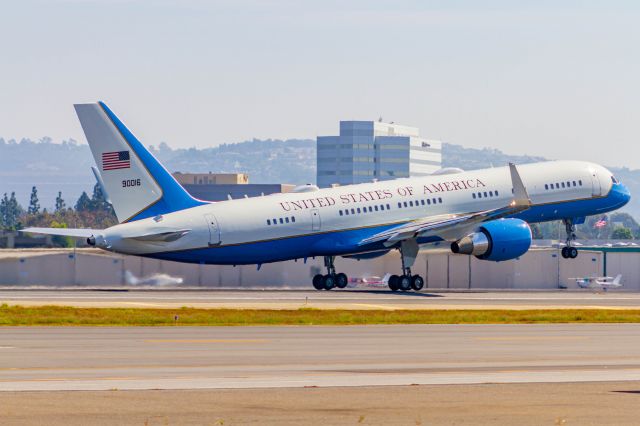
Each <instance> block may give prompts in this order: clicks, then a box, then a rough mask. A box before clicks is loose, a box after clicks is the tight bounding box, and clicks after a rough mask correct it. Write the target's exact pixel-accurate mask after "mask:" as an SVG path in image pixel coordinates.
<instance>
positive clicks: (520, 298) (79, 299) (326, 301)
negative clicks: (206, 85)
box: [0, 289, 640, 310]
mask: <svg viewBox="0 0 640 426" xmlns="http://www.w3.org/2000/svg"><path fill="white" fill-rule="evenodd" d="M0 303H7V304H12V305H24V306H40V305H68V306H76V307H129V308H130V307H139V308H179V307H182V306H189V307H196V308H243V309H249V308H251V309H298V308H300V307H313V308H319V309H390V310H391V309H492V308H495V309H552V308H595V309H605V308H606V309H640V293H628V292H615V291H610V292H606V293H594V292H592V291H588V290H585V291H570V292H568V291H553V292H516V291H514V292H478V293H471V292H460V293H454V292H441V293H433V292H420V293H414V292H408V293H393V292H391V291H388V290H340V291H304V290H233V291H225V290H217V291H216V290H200V291H180V290H147V291H145V290H129V291H96V290H93V291H91V290H71V291H70V290H14V289H5V290H0Z"/></svg>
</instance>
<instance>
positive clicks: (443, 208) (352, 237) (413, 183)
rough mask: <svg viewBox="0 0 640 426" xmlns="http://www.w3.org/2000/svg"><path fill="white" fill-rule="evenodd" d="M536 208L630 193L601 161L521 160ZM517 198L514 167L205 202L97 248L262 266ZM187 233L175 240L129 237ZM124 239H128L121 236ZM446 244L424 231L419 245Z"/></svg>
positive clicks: (564, 211)
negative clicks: (512, 177)
mask: <svg viewBox="0 0 640 426" xmlns="http://www.w3.org/2000/svg"><path fill="white" fill-rule="evenodd" d="M518 170H519V172H520V175H521V177H522V180H523V183H524V185H525V187H526V189H527V191H528V193H529V197H530V199H531V203H532V206H531V208H529V209H528V210H525V211H523V212H520V213H518V214H517V215H515V216H514V217H517V218H520V219H522V220H525V221H527V222H529V223H535V222H544V221H549V220H557V219H563V218H580V217H584V216H588V215H595V214H600V213H605V212H608V211H612V210H615V209H617V208H619V207H621V206H622V205H624V204H626V202H627V201H628V199H629V193H628V190H627V189H626V188H625V187H624V186H623V185H622V184H620V183H618V182H617V181H616V180H615V178H614V177H613V175H612V174H611V172H609V171H608V170H607V169H605V168H604V167H602V166H599V165H596V164H593V163H587V162H580V161H553V162H543V163H534V164H526V165H521V166H518ZM512 199H513V194H512V186H511V180H510V177H509V169H508V168H507V167H500V168H491V169H483V170H475V171H469V172H460V173H453V174H443V175H432V176H427V177H420V178H403V179H396V180H391V181H381V182H373V183H366V184H357V185H347V186H341V187H336V188H327V189H319V190H312V191H309V192H293V193H284V194H274V195H268V196H264V197H254V198H243V199H237V200H229V201H223V202H217V203H210V204H205V205H202V206H198V207H193V208H190V209H186V210H181V211H177V212H173V213H168V214H164V215H159V216H156V217H154V218H147V219H143V220H138V221H134V222H128V223H123V224H120V225H116V226H114V227H112V228H109V229H107V230H106V231H105V234H104V240H103V241H101V242H100V243H101V244H98V245H99V246H102V247H103V248H107V249H109V250H113V251H117V252H120V253H126V254H135V255H142V256H148V257H154V258H159V259H167V260H176V261H181V262H193V263H206V264H260V263H268V262H276V261H283V260H289V259H300V258H306V257H312V256H335V255H351V254H358V253H367V252H375V251H380V250H385V249H388V247H386V246H384V245H382V244H381V243H372V244H369V245H364V246H363V245H361V241H362V240H364V239H366V238H367V237H369V236H371V235H372V234H374V233H376V232H381V231H384V230H387V229H389V228H392V227H395V226H398V225H401V224H405V223H408V222H411V221H413V220H417V219H420V218H424V217H426V216H437V215H445V214H451V213H459V214H464V213H469V212H478V211H484V210H490V209H494V208H499V207H501V206H504V205H507V204H508V203H509V202H510V201H511V200H512ZM165 229H171V230H176V229H180V230H185V234H184V236H182V237H181V238H179V239H177V240H176V241H173V242H166V241H163V242H161V243H160V242H159V243H153V242H149V241H136V240H132V239H128V238H126V237H127V235H139V234H140V232H141V230H144V231H145V232H149V233H154V232H155V233H158V232H162V231H163V230H165ZM123 237H124V238H123ZM439 241H443V239H442V238H423V239H421V238H419V239H418V243H420V244H428V243H437V242H439Z"/></svg>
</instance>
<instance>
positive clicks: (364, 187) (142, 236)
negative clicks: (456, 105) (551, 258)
mask: <svg viewBox="0 0 640 426" xmlns="http://www.w3.org/2000/svg"><path fill="white" fill-rule="evenodd" d="M75 109H76V113H77V115H78V118H79V119H80V123H81V125H82V128H83V130H84V133H85V135H86V137H87V141H88V142H89V146H90V147H91V151H92V153H93V157H94V159H95V162H96V164H97V166H98V168H99V170H97V169H95V168H94V173H95V174H96V178H97V179H98V182H99V184H100V185H101V187H102V189H103V190H104V193H105V194H106V195H107V199H108V200H109V202H110V203H111V204H112V205H113V208H114V210H115V213H116V216H117V218H118V221H119V222H120V223H119V224H118V225H115V226H112V227H110V228H108V229H58V228H27V229H25V230H24V232H30V233H39V234H51V235H63V236H70V237H76V238H86V240H87V242H88V243H89V244H90V245H92V246H95V247H99V248H102V249H105V250H109V251H113V252H118V253H123V254H129V255H137V256H147V257H152V258H156V259H164V260H172V261H178V262H191V263H201V264H226V265H239V264H257V265H258V268H260V265H261V264H263V263H268V262H279V261H285V260H290V259H304V260H306V259H307V258H308V257H315V256H323V257H324V264H325V266H326V269H327V273H326V274H324V275H323V274H318V275H316V276H315V277H314V278H313V286H314V287H315V288H316V289H318V290H320V289H325V290H330V289H332V288H334V287H338V288H344V287H346V286H347V284H348V282H349V280H348V278H347V276H346V275H345V274H344V273H337V272H336V267H335V264H334V260H335V258H336V257H337V256H343V257H350V258H359V259H370V258H373V257H376V256H381V255H383V254H385V253H387V252H388V251H390V250H392V249H398V250H399V251H400V253H401V256H400V257H401V261H402V265H401V268H399V271H401V274H400V275H392V276H391V277H390V278H389V280H388V285H389V287H390V288H391V289H392V290H394V291H396V290H403V291H407V290H411V289H414V290H416V291H417V290H420V289H421V288H422V287H423V286H424V279H423V278H422V277H421V276H420V275H418V274H412V272H411V267H412V266H413V264H414V261H415V259H416V256H417V254H418V248H419V247H420V246H421V245H429V244H434V243H439V244H442V243H443V242H446V243H447V244H450V246H451V250H452V251H453V252H454V253H460V254H463V255H473V256H476V257H477V258H479V259H483V260H486V261H504V260H509V259H515V258H518V257H519V256H522V255H523V254H524V253H526V252H527V250H528V249H529V246H530V245H531V229H530V228H529V225H528V223H532V222H543V221H549V220H557V219H562V220H563V221H564V223H565V225H566V230H567V246H566V247H565V248H564V249H563V252H562V253H563V256H564V257H567V258H574V257H576V256H577V255H578V251H577V249H576V248H575V247H574V246H572V241H573V240H574V239H575V235H574V227H575V224H578V223H581V222H582V221H583V220H584V217H585V216H588V215H593V214H602V213H604V212H608V211H612V210H615V209H618V208H620V207H622V206H624V205H625V204H627V202H628V201H629V198H630V195H629V191H628V190H627V188H626V187H625V186H624V185H623V184H621V183H619V182H618V181H617V180H616V179H615V178H614V176H613V175H612V174H611V172H609V171H608V170H607V169H605V168H604V167H602V166H599V165H597V164H593V163H587V162H581V161H552V162H543V163H536V164H526V165H521V166H518V167H516V166H515V165H513V164H510V165H509V166H508V167H501V168H491V169H485V170H475V171H470V172H462V171H460V170H453V171H452V172H453V173H450V174H438V175H432V176H425V177H419V178H403V179H396V180H390V181H381V182H372V183H364V184H358V185H347V186H340V187H336V188H327V189H318V188H317V187H315V186H304V187H301V188H298V190H296V191H294V192H291V193H284V194H274V195H269V196H263V197H255V198H242V199H234V200H228V201H222V202H215V203H210V202H205V201H202V200H197V199H195V198H193V197H192V196H191V195H189V194H188V193H187V192H186V191H185V189H184V188H182V186H180V184H178V182H176V180H175V179H174V178H173V177H172V176H171V174H170V173H169V172H168V171H167V170H166V169H165V168H164V167H163V166H162V164H160V162H159V161H158V160H157V159H156V158H154V156H153V155H152V154H151V153H150V152H149V151H148V150H147V149H145V147H144V146H143V145H142V143H140V142H139V141H138V139H136V137H135V136H134V135H133V134H132V133H131V132H130V131H129V130H128V129H127V128H126V127H125V125H124V124H123V123H122V122H121V121H120V120H119V119H118V118H117V117H116V116H115V114H114V113H113V112H112V111H111V110H110V109H109V108H108V107H107V106H106V105H105V104H104V103H102V102H98V103H94V104H80V105H75Z"/></svg>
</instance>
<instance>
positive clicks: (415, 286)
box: [388, 240, 424, 291]
mask: <svg viewBox="0 0 640 426" xmlns="http://www.w3.org/2000/svg"><path fill="white" fill-rule="evenodd" d="M417 255H418V243H417V241H416V240H405V241H403V242H402V243H401V245H400V257H401V259H402V275H399V276H398V275H391V277H389V283H388V284H389V288H390V289H391V290H392V291H398V290H400V291H409V290H415V291H420V290H422V288H423V287H424V279H423V278H422V277H421V276H420V275H411V266H413V264H414V262H415V261H416V256H417Z"/></svg>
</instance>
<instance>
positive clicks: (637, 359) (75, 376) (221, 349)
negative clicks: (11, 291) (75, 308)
mask: <svg viewBox="0 0 640 426" xmlns="http://www.w3.org/2000/svg"><path fill="white" fill-rule="evenodd" d="M639 335H640V324H599V325H577V324H573V325H399V326H395V325H394V326H345V327H319V326H300V327H296V326H290V327H165V328H153V327H147V328H145V327H131V328H102V327H93V328H92V327H33V328H30V327H16V328H11V327H6V328H0V390H1V391H47V390H48V391H52V390H66V391H71V390H110V389H118V390H127V389H130V390H144V389H171V390H175V389H248V388H304V387H337V386H342V387H357V386H389V385H397V386H400V385H435V384H477V383H533V382H545V383H560V382H586V381H589V382H605V381H630V380H640V340H639V339H638V336H639Z"/></svg>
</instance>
